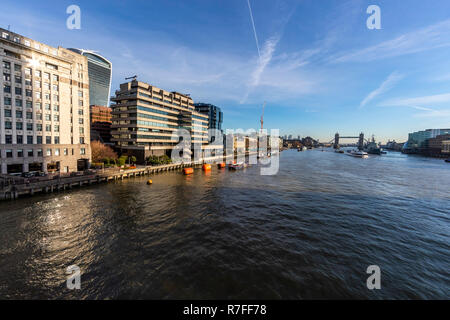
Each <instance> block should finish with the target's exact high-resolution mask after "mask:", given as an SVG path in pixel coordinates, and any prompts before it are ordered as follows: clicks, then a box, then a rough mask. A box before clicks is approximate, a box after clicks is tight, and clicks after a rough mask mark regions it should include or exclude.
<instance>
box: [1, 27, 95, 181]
mask: <svg viewBox="0 0 450 320" xmlns="http://www.w3.org/2000/svg"><path fill="white" fill-rule="evenodd" d="M0 63H1V64H0V72H1V74H2V75H3V76H2V77H1V78H0V87H1V88H2V91H3V92H2V94H1V99H0V117H1V121H0V163H1V173H2V174H20V173H23V172H30V171H44V172H61V173H63V172H64V173H67V172H71V171H77V170H84V169H86V168H88V167H89V161H90V157H91V152H90V144H89V142H90V137H89V109H88V107H89V104H88V102H89V76H88V72H87V71H88V67H87V64H88V61H87V59H86V57H84V56H82V55H80V54H77V53H74V52H72V51H69V50H66V49H64V48H61V47H58V48H55V47H51V46H49V45H46V44H44V43H40V42H38V41H35V40H33V39H30V38H26V37H23V36H22V35H19V34H17V33H13V32H10V31H8V30H5V29H1V28H0Z"/></svg>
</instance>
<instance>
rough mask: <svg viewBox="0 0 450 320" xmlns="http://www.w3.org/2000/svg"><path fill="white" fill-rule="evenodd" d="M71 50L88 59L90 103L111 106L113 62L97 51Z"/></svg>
mask: <svg viewBox="0 0 450 320" xmlns="http://www.w3.org/2000/svg"><path fill="white" fill-rule="evenodd" d="M69 50H71V51H73V52H76V53H78V54H81V55H83V56H85V57H86V58H87V60H88V73H89V105H91V106H92V105H95V106H106V107H107V106H109V97H110V90H111V78H112V64H111V62H110V61H108V60H107V59H106V58H105V57H102V56H101V55H99V54H98V53H96V52H95V51H91V50H84V49H74V48H69Z"/></svg>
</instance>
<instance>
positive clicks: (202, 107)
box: [194, 103, 223, 131]
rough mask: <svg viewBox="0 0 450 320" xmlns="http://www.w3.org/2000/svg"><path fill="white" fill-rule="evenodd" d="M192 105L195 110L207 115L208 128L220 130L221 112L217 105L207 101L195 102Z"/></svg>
mask: <svg viewBox="0 0 450 320" xmlns="http://www.w3.org/2000/svg"><path fill="white" fill-rule="evenodd" d="M194 106H195V110H196V111H197V112H200V113H203V114H207V115H208V116H209V123H208V127H209V129H218V130H220V131H222V122H223V113H222V111H221V110H220V108H219V107H217V106H215V105H212V104H208V103H196V104H195V105H194Z"/></svg>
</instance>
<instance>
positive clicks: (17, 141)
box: [16, 136, 23, 144]
mask: <svg viewBox="0 0 450 320" xmlns="http://www.w3.org/2000/svg"><path fill="white" fill-rule="evenodd" d="M16 143H17V144H23V136H17V137H16Z"/></svg>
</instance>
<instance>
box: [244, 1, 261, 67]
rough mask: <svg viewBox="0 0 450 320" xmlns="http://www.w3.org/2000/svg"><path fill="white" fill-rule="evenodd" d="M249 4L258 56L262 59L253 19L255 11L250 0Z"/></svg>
mask: <svg viewBox="0 0 450 320" xmlns="http://www.w3.org/2000/svg"><path fill="white" fill-rule="evenodd" d="M247 4H248V10H249V11H250V19H251V20H252V26H253V33H254V34H255V41H256V48H257V49H258V56H259V59H261V52H260V51H259V44H258V36H257V35H256V28H255V21H254V20H253V13H252V7H251V6H250V0H247Z"/></svg>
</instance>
